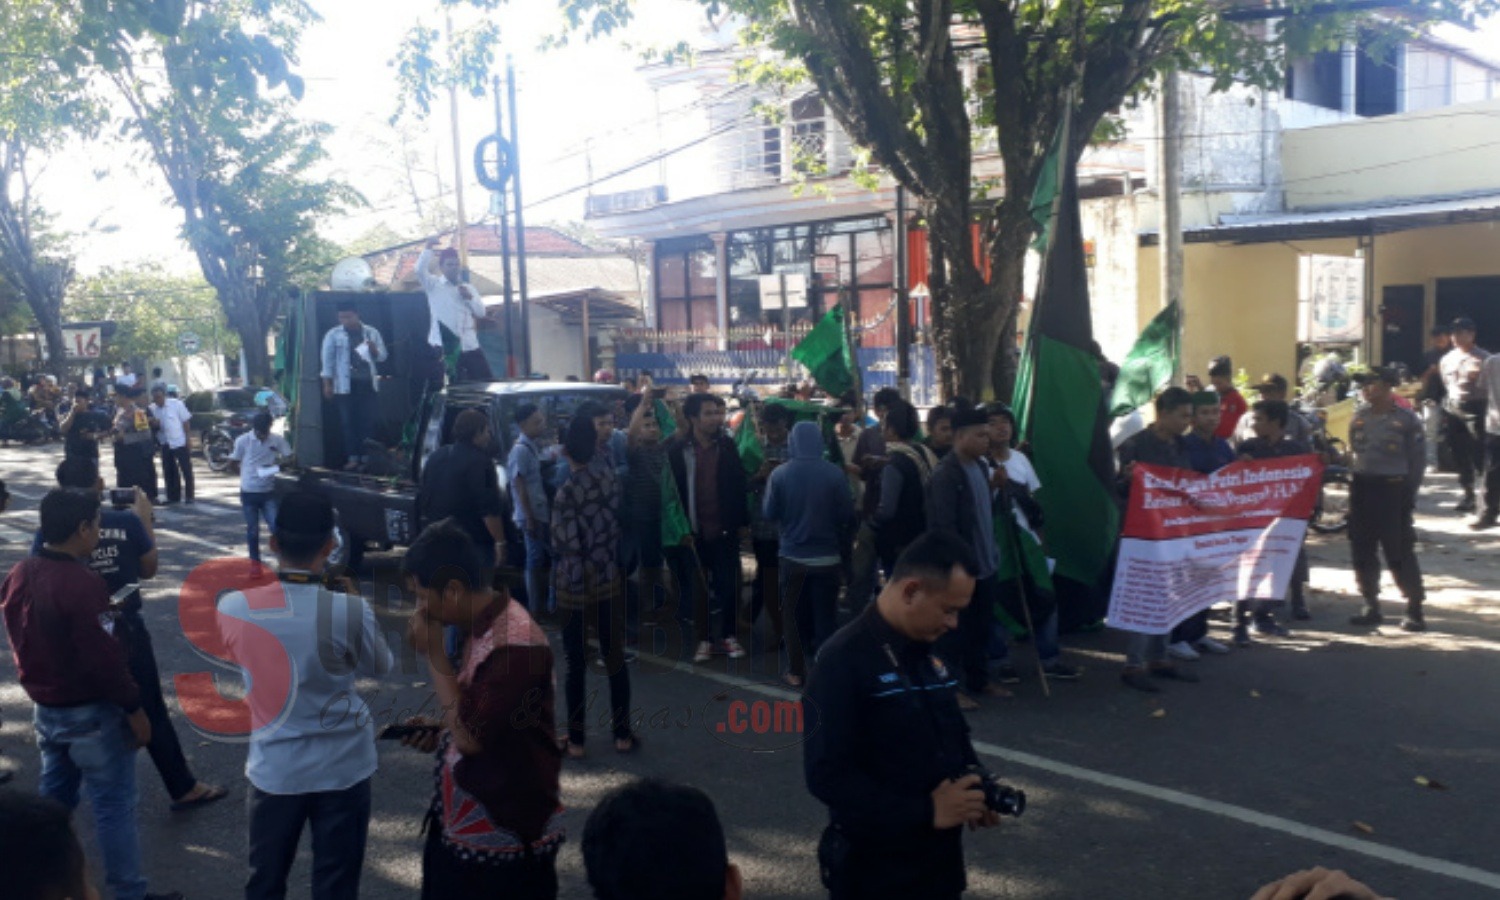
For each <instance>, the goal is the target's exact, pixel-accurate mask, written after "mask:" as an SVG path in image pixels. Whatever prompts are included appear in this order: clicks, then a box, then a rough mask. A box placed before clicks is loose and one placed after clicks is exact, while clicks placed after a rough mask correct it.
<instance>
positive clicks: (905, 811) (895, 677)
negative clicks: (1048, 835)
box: [803, 532, 999, 900]
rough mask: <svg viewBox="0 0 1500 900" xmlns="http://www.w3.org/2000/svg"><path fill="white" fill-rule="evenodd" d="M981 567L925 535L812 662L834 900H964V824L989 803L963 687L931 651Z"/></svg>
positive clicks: (810, 717)
mask: <svg viewBox="0 0 1500 900" xmlns="http://www.w3.org/2000/svg"><path fill="white" fill-rule="evenodd" d="M977 571H978V569H977V564H976V563H975V561H974V555H973V552H972V551H971V550H970V549H969V547H968V545H967V544H965V543H964V542H963V541H962V540H960V539H959V538H958V537H956V536H954V535H952V534H950V533H947V532H928V533H927V534H924V535H922V536H921V537H920V538H918V539H917V540H916V541H914V542H913V543H912V544H911V546H909V547H908V548H907V549H906V551H905V552H904V553H902V554H901V556H900V557H899V558H898V559H897V560H896V565H895V568H894V569H893V571H892V573H891V577H890V580H889V582H887V584H886V586H885V588H884V590H882V591H881V593H880V596H879V597H878V598H877V599H876V602H875V603H874V604H872V605H870V606H868V607H867V608H866V609H865V610H864V612H862V613H861V614H860V615H859V616H858V617H857V618H856V619H854V620H853V621H852V622H850V623H849V624H848V625H846V626H844V628H842V629H840V630H839V631H838V632H837V633H836V634H835V635H834V636H833V637H832V638H830V639H829V641H828V643H826V644H824V645H823V648H822V650H821V651H820V652H819V653H818V659H817V664H816V667H815V668H814V669H813V671H812V675H811V678H810V679H809V681H808V685H807V699H806V700H805V701H804V703H803V719H804V724H805V727H806V729H807V732H806V733H807V734H808V735H809V737H808V740H807V743H806V745H805V746H804V756H803V768H804V771H805V774H806V777H807V786H808V789H809V790H810V791H811V792H812V794H813V796H815V797H817V798H818V799H819V800H821V801H822V802H823V803H825V804H826V805H827V806H828V811H829V819H830V824H829V826H828V828H827V829H826V830H824V832H823V838H822V841H821V842H820V844H819V846H818V862H819V866H820V868H821V870H822V875H823V884H824V886H825V887H827V888H828V890H829V896H830V897H831V898H832V900H844V898H859V900H883V898H892V900H896V898H900V900H909V898H912V897H922V898H928V900H940V898H956V897H958V896H959V895H960V894H962V893H963V891H964V888H965V884H966V880H965V876H964V856H963V826H965V825H968V826H971V827H987V826H991V825H994V824H996V823H997V822H998V821H999V820H998V817H997V815H996V813H995V812H993V811H991V810H989V809H987V808H986V805H985V800H984V793H983V791H981V790H980V789H979V780H980V779H979V776H978V775H973V774H966V773H967V770H968V769H969V767H970V766H973V765H977V762H978V760H977V757H976V756H975V755H974V748H973V746H972V745H971V744H970V743H969V726H968V723H967V722H965V720H964V716H963V713H962V712H960V711H959V708H958V681H957V678H956V675H955V674H954V673H953V672H950V671H949V670H948V669H947V667H946V666H945V665H944V664H943V661H942V660H940V659H938V658H936V657H934V656H933V655H932V645H933V642H934V641H936V640H937V639H938V638H939V637H941V636H942V635H943V634H944V633H946V632H948V631H951V630H953V629H954V628H956V627H957V626H958V613H959V610H961V609H963V608H964V607H966V606H968V604H969V600H970V597H971V596H972V594H973V593H974V580H975V574H976V572H977Z"/></svg>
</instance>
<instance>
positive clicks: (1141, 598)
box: [1108, 388, 1322, 692]
mask: <svg viewBox="0 0 1500 900" xmlns="http://www.w3.org/2000/svg"><path fill="white" fill-rule="evenodd" d="M1191 399H1192V398H1191V397H1190V396H1189V395H1188V394H1187V392H1186V391H1184V390H1182V389H1180V388H1168V389H1167V390H1165V391H1163V392H1162V395H1161V397H1159V398H1158V399H1157V415H1156V418H1157V421H1156V422H1155V423H1153V425H1152V426H1151V429H1150V430H1148V431H1146V432H1143V433H1142V435H1141V436H1140V437H1141V441H1142V442H1146V446H1147V447H1150V446H1151V445H1150V443H1149V442H1150V441H1156V442H1157V444H1160V445H1167V446H1169V445H1170V439H1171V438H1172V437H1174V436H1176V435H1177V434H1179V431H1178V429H1179V428H1180V427H1181V423H1182V422H1183V421H1184V420H1185V418H1187V417H1189V416H1191V412H1190V409H1191V407H1190V406H1189V404H1190V403H1191ZM1127 447H1129V448H1131V452H1130V453H1127V452H1126V450H1127ZM1127 447H1122V448H1121V459H1122V460H1123V461H1125V462H1126V463H1127V466H1126V468H1127V471H1128V472H1129V478H1130V493H1129V498H1130V500H1129V508H1128V510H1127V512H1126V516H1125V530H1124V533H1123V534H1122V535H1121V537H1120V552H1119V562H1118V564H1117V566H1116V571H1115V584H1114V591H1113V593H1112V594H1111V596H1110V605H1109V619H1108V621H1109V624H1110V625H1111V626H1112V627H1114V628H1119V629H1122V630H1124V631H1131V632H1135V634H1133V635H1132V639H1131V646H1130V651H1129V655H1128V658H1127V664H1126V669H1125V672H1124V673H1123V675H1122V678H1123V680H1124V681H1125V683H1126V684H1127V685H1129V686H1130V687H1133V688H1136V689H1137V690H1142V691H1148V692H1155V691H1156V690H1157V687H1156V685H1155V684H1154V683H1153V682H1152V680H1151V678H1150V676H1157V677H1160V678H1175V679H1176V680H1179V681H1197V680H1198V679H1197V677H1196V676H1194V675H1192V673H1190V672H1188V671H1186V670H1184V669H1179V668H1176V667H1173V666H1171V665H1170V664H1168V663H1166V662H1165V657H1166V653H1165V650H1166V648H1165V641H1166V634H1167V633H1168V632H1170V631H1171V630H1172V628H1173V627H1174V626H1175V625H1177V624H1178V623H1179V622H1182V621H1183V620H1185V619H1187V618H1188V617H1190V616H1192V615H1193V614H1194V613H1196V612H1198V611H1199V610H1202V609H1207V608H1208V607H1210V606H1212V605H1213V604H1215V603H1220V602H1223V601H1227V600H1241V599H1247V600H1252V601H1254V600H1275V599H1280V598H1283V597H1285V596H1286V593H1287V588H1288V586H1289V584H1290V582H1291V579H1292V577H1293V573H1294V571H1295V570H1296V568H1297V559H1298V555H1299V554H1300V552H1301V549H1302V540H1303V538H1304V537H1305V536H1306V535H1307V520H1308V518H1309V517H1310V516H1311V515H1312V510H1313V506H1314V504H1315V503H1316V501H1317V496H1318V488H1319V485H1320V483H1321V478H1322V463H1321V462H1320V461H1319V460H1318V457H1316V456H1314V455H1312V454H1303V455H1296V456H1276V457H1272V458H1268V459H1256V460H1251V459H1242V461H1240V462H1236V463H1233V464H1231V465H1229V466H1226V467H1224V468H1222V469H1220V470H1218V471H1216V472H1213V473H1211V474H1208V475H1203V474H1199V473H1197V472H1193V471H1191V470H1188V469H1187V468H1186V467H1185V466H1183V465H1180V464H1178V465H1171V466H1170V467H1169V466H1167V465H1161V464H1160V463H1158V462H1155V461H1153V460H1152V459H1146V458H1145V454H1143V453H1139V452H1136V451H1137V448H1135V447H1133V446H1132V445H1131V444H1127ZM1131 457H1134V458H1131ZM1166 457H1168V454H1165V453H1160V454H1157V455H1156V458H1157V459H1161V458H1166Z"/></svg>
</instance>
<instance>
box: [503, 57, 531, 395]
mask: <svg viewBox="0 0 1500 900" xmlns="http://www.w3.org/2000/svg"><path fill="white" fill-rule="evenodd" d="M505 88H506V91H507V93H508V94H509V97H510V177H511V180H512V181H513V183H514V184H515V198H516V275H517V276H518V277H519V279H520V281H521V359H522V360H523V362H524V364H525V369H526V373H525V374H526V377H528V378H529V377H531V300H530V298H529V297H528V296H527V291H526V204H525V203H524V202H522V200H521V142H520V138H518V137H517V136H516V131H517V121H518V120H519V119H520V118H521V115H520V113H519V112H518V111H517V110H516V67H515V64H514V63H513V62H512V61H511V58H510V54H506V56H505Z"/></svg>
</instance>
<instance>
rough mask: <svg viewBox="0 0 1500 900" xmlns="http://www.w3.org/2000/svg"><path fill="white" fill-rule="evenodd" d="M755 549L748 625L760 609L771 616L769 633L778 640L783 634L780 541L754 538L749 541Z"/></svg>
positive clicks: (753, 623) (751, 624)
mask: <svg viewBox="0 0 1500 900" xmlns="http://www.w3.org/2000/svg"><path fill="white" fill-rule="evenodd" d="M750 546H751V547H752V548H753V549H754V551H755V582H754V583H753V584H751V585H750V627H751V628H754V627H755V620H756V619H759V618H760V612H761V610H763V609H764V610H765V611H766V615H768V616H770V618H771V634H772V636H773V637H774V638H775V639H777V640H780V639H781V637H782V635H783V634H785V631H784V630H783V629H784V626H783V624H782V618H781V575H780V572H781V557H780V555H779V554H780V551H781V542H780V541H778V540H775V539H769V540H763V539H760V538H756V539H754V540H752V541H751V542H750Z"/></svg>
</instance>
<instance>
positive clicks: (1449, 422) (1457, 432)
mask: <svg viewBox="0 0 1500 900" xmlns="http://www.w3.org/2000/svg"><path fill="white" fill-rule="evenodd" d="M1484 414H1485V402H1484V401H1483V400H1479V401H1473V400H1471V401H1469V402H1467V403H1464V404H1463V405H1462V406H1460V407H1459V412H1454V411H1453V410H1451V409H1445V410H1444V411H1443V431H1444V435H1445V436H1446V437H1447V439H1448V447H1449V449H1450V450H1452V451H1453V466H1454V468H1456V469H1458V483H1459V485H1460V486H1462V487H1463V489H1464V492H1465V493H1467V492H1469V491H1472V490H1474V474H1475V473H1476V472H1477V471H1478V470H1479V469H1481V468H1482V467H1483V466H1484V447H1483V444H1482V443H1481V439H1482V436H1483V435H1484V426H1483V422H1484Z"/></svg>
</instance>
